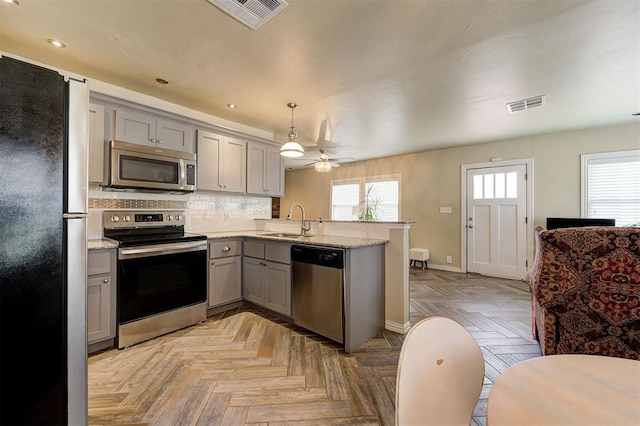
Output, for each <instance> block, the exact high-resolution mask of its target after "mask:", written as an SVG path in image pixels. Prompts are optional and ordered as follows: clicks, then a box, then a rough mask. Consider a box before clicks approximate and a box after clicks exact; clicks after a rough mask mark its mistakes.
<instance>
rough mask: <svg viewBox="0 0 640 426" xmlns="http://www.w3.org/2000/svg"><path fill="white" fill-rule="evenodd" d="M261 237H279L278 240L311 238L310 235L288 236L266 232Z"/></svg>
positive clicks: (282, 233) (286, 234)
mask: <svg viewBox="0 0 640 426" xmlns="http://www.w3.org/2000/svg"><path fill="white" fill-rule="evenodd" d="M262 235H263V236H265V237H279V238H308V237H311V236H312V235H300V234H288V233H286V232H268V233H265V234H262Z"/></svg>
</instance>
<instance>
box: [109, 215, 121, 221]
mask: <svg viewBox="0 0 640 426" xmlns="http://www.w3.org/2000/svg"><path fill="white" fill-rule="evenodd" d="M119 221H120V217H119V216H111V222H119Z"/></svg>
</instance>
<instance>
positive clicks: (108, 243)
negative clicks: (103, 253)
mask: <svg viewBox="0 0 640 426" xmlns="http://www.w3.org/2000/svg"><path fill="white" fill-rule="evenodd" d="M87 248H88V249H89V250H104V249H115V248H118V242H117V241H113V240H111V239H109V238H102V239H99V240H89V241H87Z"/></svg>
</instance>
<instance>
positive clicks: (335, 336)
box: [291, 245, 344, 343]
mask: <svg viewBox="0 0 640 426" xmlns="http://www.w3.org/2000/svg"><path fill="white" fill-rule="evenodd" d="M291 260H292V263H293V279H292V281H293V323H294V324H296V325H299V326H301V327H304V328H306V329H308V330H311V331H313V332H315V333H318V334H320V335H322V336H325V337H328V338H329V339H331V340H335V341H336V342H339V343H344V273H343V272H344V250H341V249H335V248H327V247H316V246H306V245H305V246H302V245H293V246H291Z"/></svg>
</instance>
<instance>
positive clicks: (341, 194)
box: [331, 175, 400, 221]
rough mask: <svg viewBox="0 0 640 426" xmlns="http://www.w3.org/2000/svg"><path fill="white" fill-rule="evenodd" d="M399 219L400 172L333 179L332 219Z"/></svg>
mask: <svg viewBox="0 0 640 426" xmlns="http://www.w3.org/2000/svg"><path fill="white" fill-rule="evenodd" d="M367 213H369V214H367ZM399 218H400V175H386V176H374V177H367V178H364V179H356V180H353V179H350V180H348V181H346V180H343V181H332V182H331V219H333V220H359V219H364V220H385V221H398V220H400V219H399Z"/></svg>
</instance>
